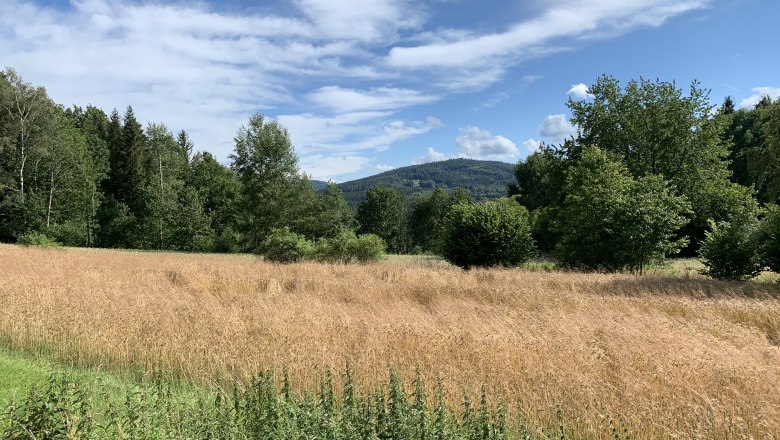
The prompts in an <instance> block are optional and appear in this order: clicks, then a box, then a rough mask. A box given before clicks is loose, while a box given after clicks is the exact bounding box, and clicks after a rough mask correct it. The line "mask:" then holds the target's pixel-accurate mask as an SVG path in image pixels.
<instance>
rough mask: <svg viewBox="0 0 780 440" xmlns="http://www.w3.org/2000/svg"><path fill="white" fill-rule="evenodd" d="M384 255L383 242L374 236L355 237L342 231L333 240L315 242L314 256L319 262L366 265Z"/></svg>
mask: <svg viewBox="0 0 780 440" xmlns="http://www.w3.org/2000/svg"><path fill="white" fill-rule="evenodd" d="M384 254H385V242H384V240H382V239H381V238H379V237H378V236H376V235H374V234H363V235H355V233H354V232H352V231H343V232H341V233H339V235H337V236H335V237H333V238H323V239H320V240H319V241H317V244H316V245H315V249H314V256H315V258H316V259H317V260H319V261H327V262H331V263H345V264H346V263H350V262H352V261H358V262H360V263H367V262H370V261H378V260H380V259H382V257H383V256H384Z"/></svg>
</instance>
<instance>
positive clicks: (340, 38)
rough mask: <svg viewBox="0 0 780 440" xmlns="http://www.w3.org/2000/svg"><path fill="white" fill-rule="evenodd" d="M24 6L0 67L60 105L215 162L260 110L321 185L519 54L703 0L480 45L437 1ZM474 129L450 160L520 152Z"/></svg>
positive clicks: (491, 79)
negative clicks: (172, 133)
mask: <svg viewBox="0 0 780 440" xmlns="http://www.w3.org/2000/svg"><path fill="white" fill-rule="evenodd" d="M36 1H40V0H3V1H2V2H0V59H2V60H3V61H2V63H3V64H4V65H9V66H13V67H15V68H16V69H17V70H18V71H19V72H20V73H21V74H22V76H23V77H24V78H25V79H26V80H27V81H30V82H33V83H35V84H41V85H44V86H46V87H47V89H48V91H49V93H50V95H51V96H52V97H53V98H54V99H55V100H56V101H58V102H60V103H63V104H65V105H70V104H72V103H75V104H80V105H86V104H88V103H91V104H93V105H97V106H99V107H102V108H104V109H106V110H110V109H111V108H113V107H119V108H120V110H121V109H122V108H123V107H124V106H126V105H132V106H133V107H134V108H135V109H136V114H137V115H139V117H140V118H141V120H142V122H148V121H163V122H165V123H166V124H167V125H168V126H169V127H170V128H171V129H173V130H178V129H186V130H187V131H189V132H190V134H191V136H192V138H193V139H194V140H195V142H196V146H197V148H200V149H207V150H209V151H212V152H213V153H215V154H216V155H217V157H219V158H221V159H224V158H226V157H227V155H228V154H229V153H230V151H231V150H232V148H233V145H232V144H233V141H232V139H233V137H234V135H235V133H236V130H237V129H238V127H239V126H240V125H241V124H243V123H245V121H246V120H247V118H248V116H250V115H251V114H252V113H254V112H263V113H265V114H266V115H268V116H269V117H271V118H276V119H278V120H279V121H280V122H282V123H283V124H284V125H286V126H287V127H288V128H289V130H290V133H291V135H292V137H293V141H294V143H295V145H296V148H297V151H298V154H299V156H300V157H301V166H302V168H303V169H304V170H305V171H307V172H309V173H310V174H312V175H314V176H315V177H318V178H327V177H333V178H338V177H339V176H343V175H345V174H349V173H355V172H361V171H363V172H364V171H367V170H378V169H379V168H378V167H380V166H383V165H378V164H377V163H376V162H375V161H376V160H377V158H376V157H375V156H374V154H375V153H376V152H379V151H383V150H387V149H390V148H392V147H393V145H394V144H399V143H402V142H404V141H408V140H410V139H412V138H414V137H416V136H421V135H423V134H425V133H428V132H430V131H431V130H434V129H437V128H439V127H441V126H442V125H443V124H442V123H441V121H439V120H438V119H437V118H436V117H434V116H435V115H436V114H435V113H436V110H435V109H434V108H431V109H430V111H426V110H427V109H425V108H422V109H421V108H420V107H421V106H431V105H434V104H440V103H441V102H442V101H444V100H446V99H447V98H448V96H450V95H452V94H460V93H468V92H471V91H476V90H482V89H485V88H487V87H489V86H490V85H492V84H495V83H497V82H499V81H502V80H503V79H504V78H506V77H507V72H508V69H510V68H511V67H512V66H514V65H516V64H517V63H518V62H520V61H522V60H524V59H528V58H531V57H541V56H548V55H550V54H553V53H558V52H560V51H562V50H569V49H570V48H572V47H573V46H576V45H577V44H579V43H578V42H580V41H581V40H582V39H583V38H588V37H594V36H598V37H599V38H603V37H604V36H609V35H617V34H620V33H623V32H627V31H629V30H631V29H634V28H637V27H643V26H658V25H660V24H662V23H663V22H664V21H666V20H667V19H669V18H671V17H674V16H676V15H679V14H681V13H684V12H686V11H691V10H695V9H700V8H703V7H705V6H706V5H707V4H708V2H709V0H646V1H640V0H626V1H616V0H594V1H591V2H579V1H574V0H562V1H557V2H555V3H553V4H552V5H551V6H545V7H543V8H541V9H540V10H539V12H538V14H537V16H535V17H532V18H527V19H518V21H517V22H516V23H515V24H513V25H511V26H509V27H508V28H507V29H505V30H503V31H501V32H497V33H495V34H487V35H486V34H480V33H478V32H477V31H475V30H472V29H452V28H442V27H439V26H438V24H437V23H434V22H431V21H429V20H430V19H431V17H434V16H435V15H436V14H435V11H434V10H433V9H434V6H432V5H424V4H422V3H421V2H412V1H410V0H282V1H281V2H280V3H278V4H277V5H276V6H278V7H275V8H274V9H270V7H262V8H255V9H251V10H240V9H234V10H224V9H219V8H218V7H216V6H215V5H217V3H213V4H211V5H210V4H209V3H208V2H170V3H168V2H161V1H155V0H113V1H112V0H70V3H69V4H68V5H62V4H60V5H59V6H57V7H52V6H45V4H46V3H43V4H42V3H36ZM60 3H61V2H60ZM268 11H272V12H268ZM524 78H528V81H527V83H531V82H533V81H534V80H535V79H538V77H537V76H527V77H524ZM523 81H525V80H523ZM504 90H505V92H503V93H502V92H499V93H496V94H494V95H493V97H492V99H491V100H486V101H485V105H486V106H487V107H489V106H490V105H495V104H496V103H498V102H500V100H502V99H506V97H507V96H509V95H510V94H511V87H506V86H505V87H504ZM428 114H433V115H434V116H431V117H429V118H427V119H426V118H425V115H428ZM410 115H411V116H410ZM420 115H423V116H420ZM485 133H488V132H484V131H482V130H479V129H478V128H476V127H468V128H466V129H462V131H461V132H460V133H459V134H458V139H459V141H458V145H459V147H460V148H461V151H462V153H463V154H469V155H470V156H471V157H492V158H513V157H514V156H513V155H517V154H518V153H517V147H516V146H515V145H514V144H513V143H512V142H511V141H509V140H508V139H506V138H504V137H502V136H493V135H492V134H489V133H488V134H487V135H485ZM464 151H468V153H465V152H464ZM433 153H438V152H436V151H435V150H433ZM438 154H441V153H438ZM431 157H433V156H431Z"/></svg>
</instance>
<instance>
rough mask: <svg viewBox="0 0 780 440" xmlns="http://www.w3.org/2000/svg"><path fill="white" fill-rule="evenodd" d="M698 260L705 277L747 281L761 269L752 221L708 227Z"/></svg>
mask: <svg viewBox="0 0 780 440" xmlns="http://www.w3.org/2000/svg"><path fill="white" fill-rule="evenodd" d="M710 227H711V231H709V232H707V233H706V235H705V238H704V242H703V243H702V245H701V248H700V249H699V257H700V258H701V261H702V263H704V266H705V267H706V269H704V270H703V271H702V273H704V274H705V275H708V276H711V277H713V278H717V279H721V280H739V281H741V280H746V279H749V278H753V277H754V276H756V275H758V274H759V273H760V272H761V269H762V268H763V264H762V261H761V252H760V248H759V245H758V240H757V228H756V224H755V222H744V223H743V222H739V223H738V222H734V223H729V222H721V223H718V224H715V223H714V222H713V223H711V224H710Z"/></svg>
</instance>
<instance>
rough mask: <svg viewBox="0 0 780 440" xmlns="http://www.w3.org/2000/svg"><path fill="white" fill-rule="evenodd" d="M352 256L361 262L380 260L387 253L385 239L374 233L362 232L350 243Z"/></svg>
mask: <svg viewBox="0 0 780 440" xmlns="http://www.w3.org/2000/svg"><path fill="white" fill-rule="evenodd" d="M349 248H350V254H351V256H352V258H354V259H355V260H357V261H358V262H360V263H368V262H371V261H379V260H381V259H382V257H384V255H385V248H386V245H385V241H384V240H382V239H381V238H379V236H378V235H374V234H362V235H358V236H357V238H356V239H355V240H354V241H352V242H351V243H350V246H349Z"/></svg>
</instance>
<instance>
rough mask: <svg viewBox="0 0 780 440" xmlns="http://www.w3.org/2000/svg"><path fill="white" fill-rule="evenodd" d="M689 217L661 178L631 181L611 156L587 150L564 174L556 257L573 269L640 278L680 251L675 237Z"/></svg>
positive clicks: (682, 201) (686, 207) (683, 202)
mask: <svg viewBox="0 0 780 440" xmlns="http://www.w3.org/2000/svg"><path fill="white" fill-rule="evenodd" d="M689 211H690V204H689V203H688V202H687V201H686V200H685V198H684V197H681V196H677V195H675V194H674V193H673V191H672V189H671V188H670V187H669V185H668V184H667V183H666V182H665V181H664V180H663V178H661V177H660V176H654V175H651V176H646V177H642V178H639V179H634V178H633V177H632V176H631V175H630V174H629V172H628V170H627V169H626V167H625V166H624V165H623V164H622V163H621V162H620V161H619V160H617V159H616V158H615V157H614V156H611V155H609V154H608V153H606V152H605V151H603V150H600V149H598V148H588V149H585V150H583V151H582V155H581V158H580V160H579V162H578V163H577V164H576V165H575V166H574V167H572V168H571V169H570V170H569V173H568V177H567V182H566V198H565V200H564V203H563V206H562V207H561V211H560V213H559V216H558V220H559V223H558V226H557V227H558V228H559V229H558V232H559V234H560V242H559V243H558V245H557V247H556V255H557V257H558V258H559V260H560V261H561V262H562V263H563V264H564V265H567V266H572V267H581V268H585V269H596V270H608V271H616V270H623V269H629V270H631V271H639V272H642V271H643V269H644V266H645V265H647V264H649V263H652V262H655V261H659V260H662V259H663V258H664V257H665V256H666V255H669V254H672V253H674V252H676V251H677V250H678V249H680V248H681V247H682V246H683V245H684V243H685V241H684V240H682V239H676V238H675V232H676V231H677V230H679V229H680V227H682V226H683V225H685V223H686V222H687V219H686V217H685V214H687V213H689Z"/></svg>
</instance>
